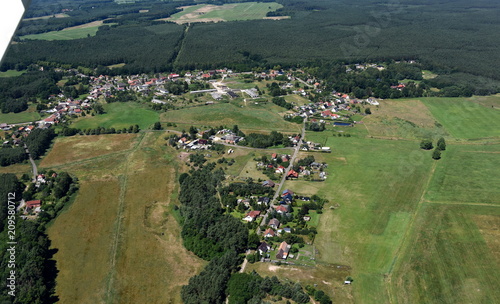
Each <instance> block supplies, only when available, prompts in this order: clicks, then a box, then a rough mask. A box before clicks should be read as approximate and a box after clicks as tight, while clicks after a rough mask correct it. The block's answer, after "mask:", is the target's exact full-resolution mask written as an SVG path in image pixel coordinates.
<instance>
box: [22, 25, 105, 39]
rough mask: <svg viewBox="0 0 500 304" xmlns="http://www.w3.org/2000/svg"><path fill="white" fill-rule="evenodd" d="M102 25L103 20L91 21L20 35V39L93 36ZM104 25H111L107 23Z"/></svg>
mask: <svg viewBox="0 0 500 304" xmlns="http://www.w3.org/2000/svg"><path fill="white" fill-rule="evenodd" d="M101 25H103V20H98V21H93V22H89V23H85V24H81V25H77V26H72V27H67V28H65V29H62V30H60V31H52V32H47V33H42V34H33V35H25V36H21V37H20V38H21V39H22V40H25V39H34V40H72V39H80V38H87V37H88V36H95V34H96V33H97V31H98V30H99V27H100V26H101ZM106 25H112V23H108V24H106Z"/></svg>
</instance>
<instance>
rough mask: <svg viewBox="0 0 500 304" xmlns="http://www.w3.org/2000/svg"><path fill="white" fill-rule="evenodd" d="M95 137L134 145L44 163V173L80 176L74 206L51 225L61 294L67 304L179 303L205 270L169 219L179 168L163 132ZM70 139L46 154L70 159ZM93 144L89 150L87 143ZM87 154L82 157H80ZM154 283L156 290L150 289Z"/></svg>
mask: <svg viewBox="0 0 500 304" xmlns="http://www.w3.org/2000/svg"><path fill="white" fill-rule="evenodd" d="M127 136H129V134H120V135H105V136H102V135H100V136H96V137H104V141H105V142H104V143H103V144H105V143H107V144H110V145H113V144H114V143H115V142H118V141H120V140H121V141H131V142H132V143H133V147H132V148H130V149H128V150H125V151H121V150H120V149H116V151H114V152H113V153H111V154H108V155H103V156H102V157H94V158H93V157H92V156H93V152H91V150H88V151H87V153H88V154H89V155H86V156H85V155H84V156H82V158H83V160H82V161H80V162H75V161H73V160H72V159H68V160H67V162H65V163H64V164H61V163H60V162H56V163H54V165H55V166H52V164H51V163H48V162H47V163H46V164H45V165H44V167H43V168H47V169H48V168H54V169H57V170H67V171H69V172H71V173H72V174H75V175H76V176H78V178H79V180H80V184H81V189H80V191H79V193H78V195H77V197H76V200H75V201H74V202H73V203H72V204H71V205H70V206H69V207H68V208H66V210H64V211H63V213H62V214H61V215H60V216H59V217H58V218H57V219H56V220H55V221H54V222H53V223H52V224H51V226H50V228H49V230H48V233H49V236H50V238H51V240H52V246H53V247H54V248H57V249H58V251H57V253H56V255H55V259H56V261H57V263H58V269H59V270H60V272H59V276H58V281H57V283H58V284H57V289H56V294H57V295H58V296H59V298H60V301H61V302H68V303H146V302H148V303H160V302H162V303H165V302H167V303H181V301H180V287H181V286H182V285H183V284H186V283H187V280H188V278H189V277H191V276H193V275H194V274H195V273H197V272H198V271H199V269H200V267H201V266H202V264H203V263H202V262H200V261H199V259H197V258H196V257H195V256H194V255H193V254H191V253H189V252H187V251H186V250H185V249H184V247H183V246H182V241H181V239H180V235H179V234H180V228H179V226H178V224H177V222H176V220H175V218H174V217H173V216H172V214H171V210H172V208H171V207H172V204H173V203H174V202H175V201H172V198H173V197H175V196H174V195H173V194H174V193H175V192H176V191H177V190H176V189H177V183H176V180H177V179H176V175H177V170H178V168H179V164H178V163H176V162H175V157H173V155H174V153H175V152H174V151H171V150H170V149H169V148H167V147H165V146H164V145H163V143H164V139H163V136H162V134H161V133H159V132H149V133H141V134H140V135H138V136H139V137H138V138H137V139H133V138H126V137H127ZM81 139H82V140H80V141H78V140H73V141H71V140H67V141H68V142H65V145H57V144H56V146H55V148H54V149H53V150H52V151H51V152H50V153H49V155H48V157H47V158H50V157H51V153H57V154H64V151H63V150H66V151H67V153H69V154H71V153H73V150H75V149H78V145H79V144H81V143H82V141H83V140H84V139H90V137H89V136H87V137H81ZM89 144H92V142H91V143H89ZM82 153H83V152H82ZM152 282H154V283H152Z"/></svg>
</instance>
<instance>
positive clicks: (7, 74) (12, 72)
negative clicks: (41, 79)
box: [0, 70, 26, 77]
mask: <svg viewBox="0 0 500 304" xmlns="http://www.w3.org/2000/svg"><path fill="white" fill-rule="evenodd" d="M24 73H26V71H16V70H7V71H5V72H0V77H15V76H19V75H22V74H24Z"/></svg>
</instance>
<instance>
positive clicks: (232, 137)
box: [209, 129, 245, 145]
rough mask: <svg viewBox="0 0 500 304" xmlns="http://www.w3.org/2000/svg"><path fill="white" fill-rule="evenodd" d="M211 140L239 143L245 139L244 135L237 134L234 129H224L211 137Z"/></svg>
mask: <svg viewBox="0 0 500 304" xmlns="http://www.w3.org/2000/svg"><path fill="white" fill-rule="evenodd" d="M209 139H210V140H212V141H214V142H224V143H226V144H233V145H234V144H237V143H239V142H240V141H242V140H245V138H244V137H242V136H238V135H236V134H235V133H234V132H233V131H232V130H229V129H223V130H219V131H217V134H215V135H212V136H210V137H209Z"/></svg>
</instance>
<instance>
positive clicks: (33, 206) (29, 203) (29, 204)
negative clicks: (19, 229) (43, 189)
mask: <svg viewBox="0 0 500 304" xmlns="http://www.w3.org/2000/svg"><path fill="white" fill-rule="evenodd" d="M41 206H42V201H41V200H34V201H27V202H26V211H31V210H33V209H36V208H39V207H41Z"/></svg>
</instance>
